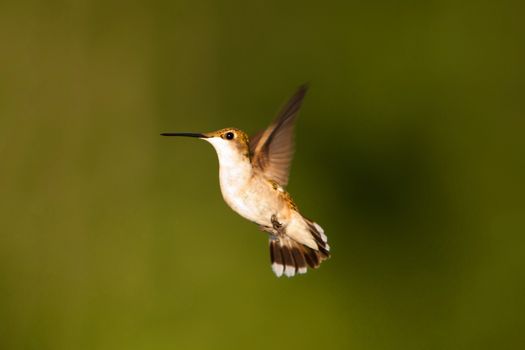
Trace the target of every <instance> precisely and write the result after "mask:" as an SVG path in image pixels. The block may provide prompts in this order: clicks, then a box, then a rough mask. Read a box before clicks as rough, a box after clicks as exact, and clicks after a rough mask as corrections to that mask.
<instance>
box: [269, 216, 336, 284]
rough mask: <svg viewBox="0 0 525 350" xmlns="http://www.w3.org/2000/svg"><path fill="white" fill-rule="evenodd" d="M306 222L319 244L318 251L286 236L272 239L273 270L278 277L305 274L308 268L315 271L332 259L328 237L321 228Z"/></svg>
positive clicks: (271, 256)
mask: <svg viewBox="0 0 525 350" xmlns="http://www.w3.org/2000/svg"><path fill="white" fill-rule="evenodd" d="M306 222H307V224H308V227H309V230H310V234H311V235H312V237H313V238H314V240H315V242H316V244H317V249H312V248H310V247H308V246H306V245H304V244H301V243H299V242H296V241H295V240H293V239H292V238H290V237H289V236H286V234H284V235H280V236H272V237H271V238H270V258H271V261H272V270H273V272H274V273H275V275H276V276H277V277H281V276H282V275H283V274H284V275H285V276H287V277H292V276H295V275H296V274H304V273H306V271H307V266H309V267H310V268H313V269H315V268H317V267H319V265H320V264H321V262H323V261H324V260H326V259H328V258H329V257H330V253H329V250H330V247H329V246H328V244H327V243H326V241H327V237H326V235H325V234H324V231H323V229H322V228H321V226H319V225H318V224H316V223H314V222H311V221H309V220H306Z"/></svg>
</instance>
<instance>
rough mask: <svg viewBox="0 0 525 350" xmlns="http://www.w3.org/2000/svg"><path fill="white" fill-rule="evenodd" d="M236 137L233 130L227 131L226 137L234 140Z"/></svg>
mask: <svg viewBox="0 0 525 350" xmlns="http://www.w3.org/2000/svg"><path fill="white" fill-rule="evenodd" d="M234 137H235V135H234V134H233V132H227V133H226V138H227V139H228V140H233V138H234Z"/></svg>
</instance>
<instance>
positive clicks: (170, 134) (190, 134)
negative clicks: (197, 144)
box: [161, 132, 208, 139]
mask: <svg viewBox="0 0 525 350" xmlns="http://www.w3.org/2000/svg"><path fill="white" fill-rule="evenodd" d="M161 135H162V136H186V137H197V138H199V139H206V138H208V136H206V135H204V134H198V133H194V132H163V133H162V134H161Z"/></svg>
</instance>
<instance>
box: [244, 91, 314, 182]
mask: <svg viewBox="0 0 525 350" xmlns="http://www.w3.org/2000/svg"><path fill="white" fill-rule="evenodd" d="M307 90H308V87H307V86H306V85H302V86H300V87H299V89H298V90H297V92H296V93H295V94H294V95H293V96H292V97H291V98H290V100H289V101H288V102H287V103H286V104H285V105H284V107H283V108H282V109H281V111H280V112H279V114H278V115H277V117H276V118H275V120H274V121H273V123H272V124H271V125H270V126H269V127H268V128H267V129H265V130H262V131H260V132H259V133H257V134H256V135H255V136H254V137H252V139H251V141H250V151H251V153H252V165H253V166H254V168H258V169H259V170H261V171H262V172H263V174H264V175H265V176H266V177H267V178H269V179H271V180H274V181H275V182H277V183H278V184H279V185H281V186H286V185H287V184H288V175H289V174H290V165H291V162H292V158H293V152H294V142H293V128H294V122H295V119H296V117H297V113H298V112H299V108H301V103H302V101H303V99H304V96H305V94H306V91H307Z"/></svg>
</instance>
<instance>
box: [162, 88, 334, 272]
mask: <svg viewBox="0 0 525 350" xmlns="http://www.w3.org/2000/svg"><path fill="white" fill-rule="evenodd" d="M306 91H307V87H306V86H304V85H303V86H301V87H299V89H298V90H297V92H296V93H295V94H294V95H293V96H292V97H291V98H290V100H289V101H288V102H287V103H286V104H285V105H284V107H283V108H282V109H281V111H280V112H279V114H278V115H277V118H275V120H274V122H273V123H272V124H271V125H270V126H269V127H268V128H267V129H265V130H262V131H260V132H259V133H257V134H256V135H255V136H253V137H252V138H251V139H249V138H248V136H247V134H246V133H245V132H244V131H242V130H239V129H236V128H226V129H221V130H218V131H212V132H208V133H163V134H161V135H163V136H188V137H196V138H200V139H203V140H205V141H208V142H209V143H211V144H212V146H213V147H214V148H215V151H216V152H217V155H218V158H219V168H220V169H219V178H220V186H221V192H222V196H223V198H224V200H225V201H226V203H227V204H228V205H229V206H230V207H231V208H232V209H233V210H234V211H235V212H237V213H238V214H240V215H241V216H242V217H244V218H246V219H248V220H250V221H252V222H254V223H256V224H257V225H259V228H260V229H261V230H262V231H265V232H268V233H269V234H270V258H271V262H272V270H273V272H274V273H275V274H276V275H277V277H281V276H282V275H283V274H284V275H286V276H288V277H292V276H294V275H295V274H296V273H299V274H303V273H306V267H307V265H308V266H310V267H311V268H317V267H318V266H319V265H320V264H321V262H322V261H324V260H326V259H328V258H329V257H330V253H329V251H330V247H329V245H328V243H327V237H326V235H325V234H324V230H323V229H322V228H321V226H319V225H318V224H317V223H315V222H313V221H311V220H309V219H307V218H305V217H304V216H303V215H302V214H301V213H300V212H299V210H298V208H297V206H296V205H295V203H294V202H293V200H292V198H291V197H290V195H289V194H288V192H286V191H285V189H284V187H285V186H286V185H287V184H288V176H289V172H290V163H291V160H292V156H293V151H294V145H293V128H294V122H295V119H296V117H297V114H298V112H299V108H300V107H301V103H302V101H303V98H304V96H305V94H306Z"/></svg>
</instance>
